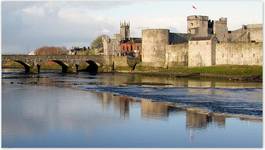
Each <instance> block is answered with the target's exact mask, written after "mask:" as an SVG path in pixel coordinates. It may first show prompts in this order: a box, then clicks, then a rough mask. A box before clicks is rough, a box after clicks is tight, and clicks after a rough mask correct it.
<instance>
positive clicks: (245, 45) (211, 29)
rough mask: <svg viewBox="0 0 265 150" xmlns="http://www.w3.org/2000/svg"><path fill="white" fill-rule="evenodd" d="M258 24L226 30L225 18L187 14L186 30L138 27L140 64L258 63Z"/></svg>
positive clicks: (260, 61) (261, 41)
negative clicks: (172, 30) (141, 28)
mask: <svg viewBox="0 0 265 150" xmlns="http://www.w3.org/2000/svg"><path fill="white" fill-rule="evenodd" d="M262 30H263V29H262V24H249V25H243V26H242V28H240V29H238V30H235V31H229V30H228V27H227V18H224V17H221V18H220V19H219V20H209V19H208V16H199V15H193V16H188V17H187V33H171V32H170V31H169V30H168V29H145V30H142V55H141V58H142V65H143V66H151V67H164V68H168V67H177V66H189V67H196V66H212V65H262V62H263V61H262V57H263V54H262V49H263V48H262V45H263V38H262Z"/></svg>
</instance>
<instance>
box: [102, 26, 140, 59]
mask: <svg viewBox="0 0 265 150" xmlns="http://www.w3.org/2000/svg"><path fill="white" fill-rule="evenodd" d="M102 42H103V51H104V55H114V56H128V55H129V56H133V57H140V56H141V49H142V39H141V38H134V37H130V23H126V22H123V23H120V33H117V34H114V36H113V37H112V38H110V37H108V36H104V37H103V38H102Z"/></svg>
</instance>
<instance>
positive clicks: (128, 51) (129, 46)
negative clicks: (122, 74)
mask: <svg viewBox="0 0 265 150" xmlns="http://www.w3.org/2000/svg"><path fill="white" fill-rule="evenodd" d="M120 49H121V55H122V56H127V55H130V56H134V57H140V56H141V51H142V40H141V39H140V38H131V39H130V40H127V41H121V43H120Z"/></svg>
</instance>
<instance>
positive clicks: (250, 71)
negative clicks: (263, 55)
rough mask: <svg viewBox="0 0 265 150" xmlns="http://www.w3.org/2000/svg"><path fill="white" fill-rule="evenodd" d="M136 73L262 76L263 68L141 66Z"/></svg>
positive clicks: (234, 66)
mask: <svg viewBox="0 0 265 150" xmlns="http://www.w3.org/2000/svg"><path fill="white" fill-rule="evenodd" d="M135 71H139V72H141V71H143V72H164V73H179V74H192V73H202V74H214V75H238V76H253V75H257V76H262V66H247V65H218V66H210V67H187V66H179V67H174V68H168V69H167V68H154V67H143V66H139V67H136V69H135Z"/></svg>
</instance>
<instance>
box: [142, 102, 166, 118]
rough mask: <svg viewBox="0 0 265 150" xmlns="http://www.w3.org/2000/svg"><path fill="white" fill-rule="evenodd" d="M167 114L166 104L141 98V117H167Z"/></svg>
mask: <svg viewBox="0 0 265 150" xmlns="http://www.w3.org/2000/svg"><path fill="white" fill-rule="evenodd" d="M168 114H169V111H168V105H166V104H165V103H163V102H152V101H150V100H141V116H142V117H143V118H157V119H164V118H167V117H168Z"/></svg>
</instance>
